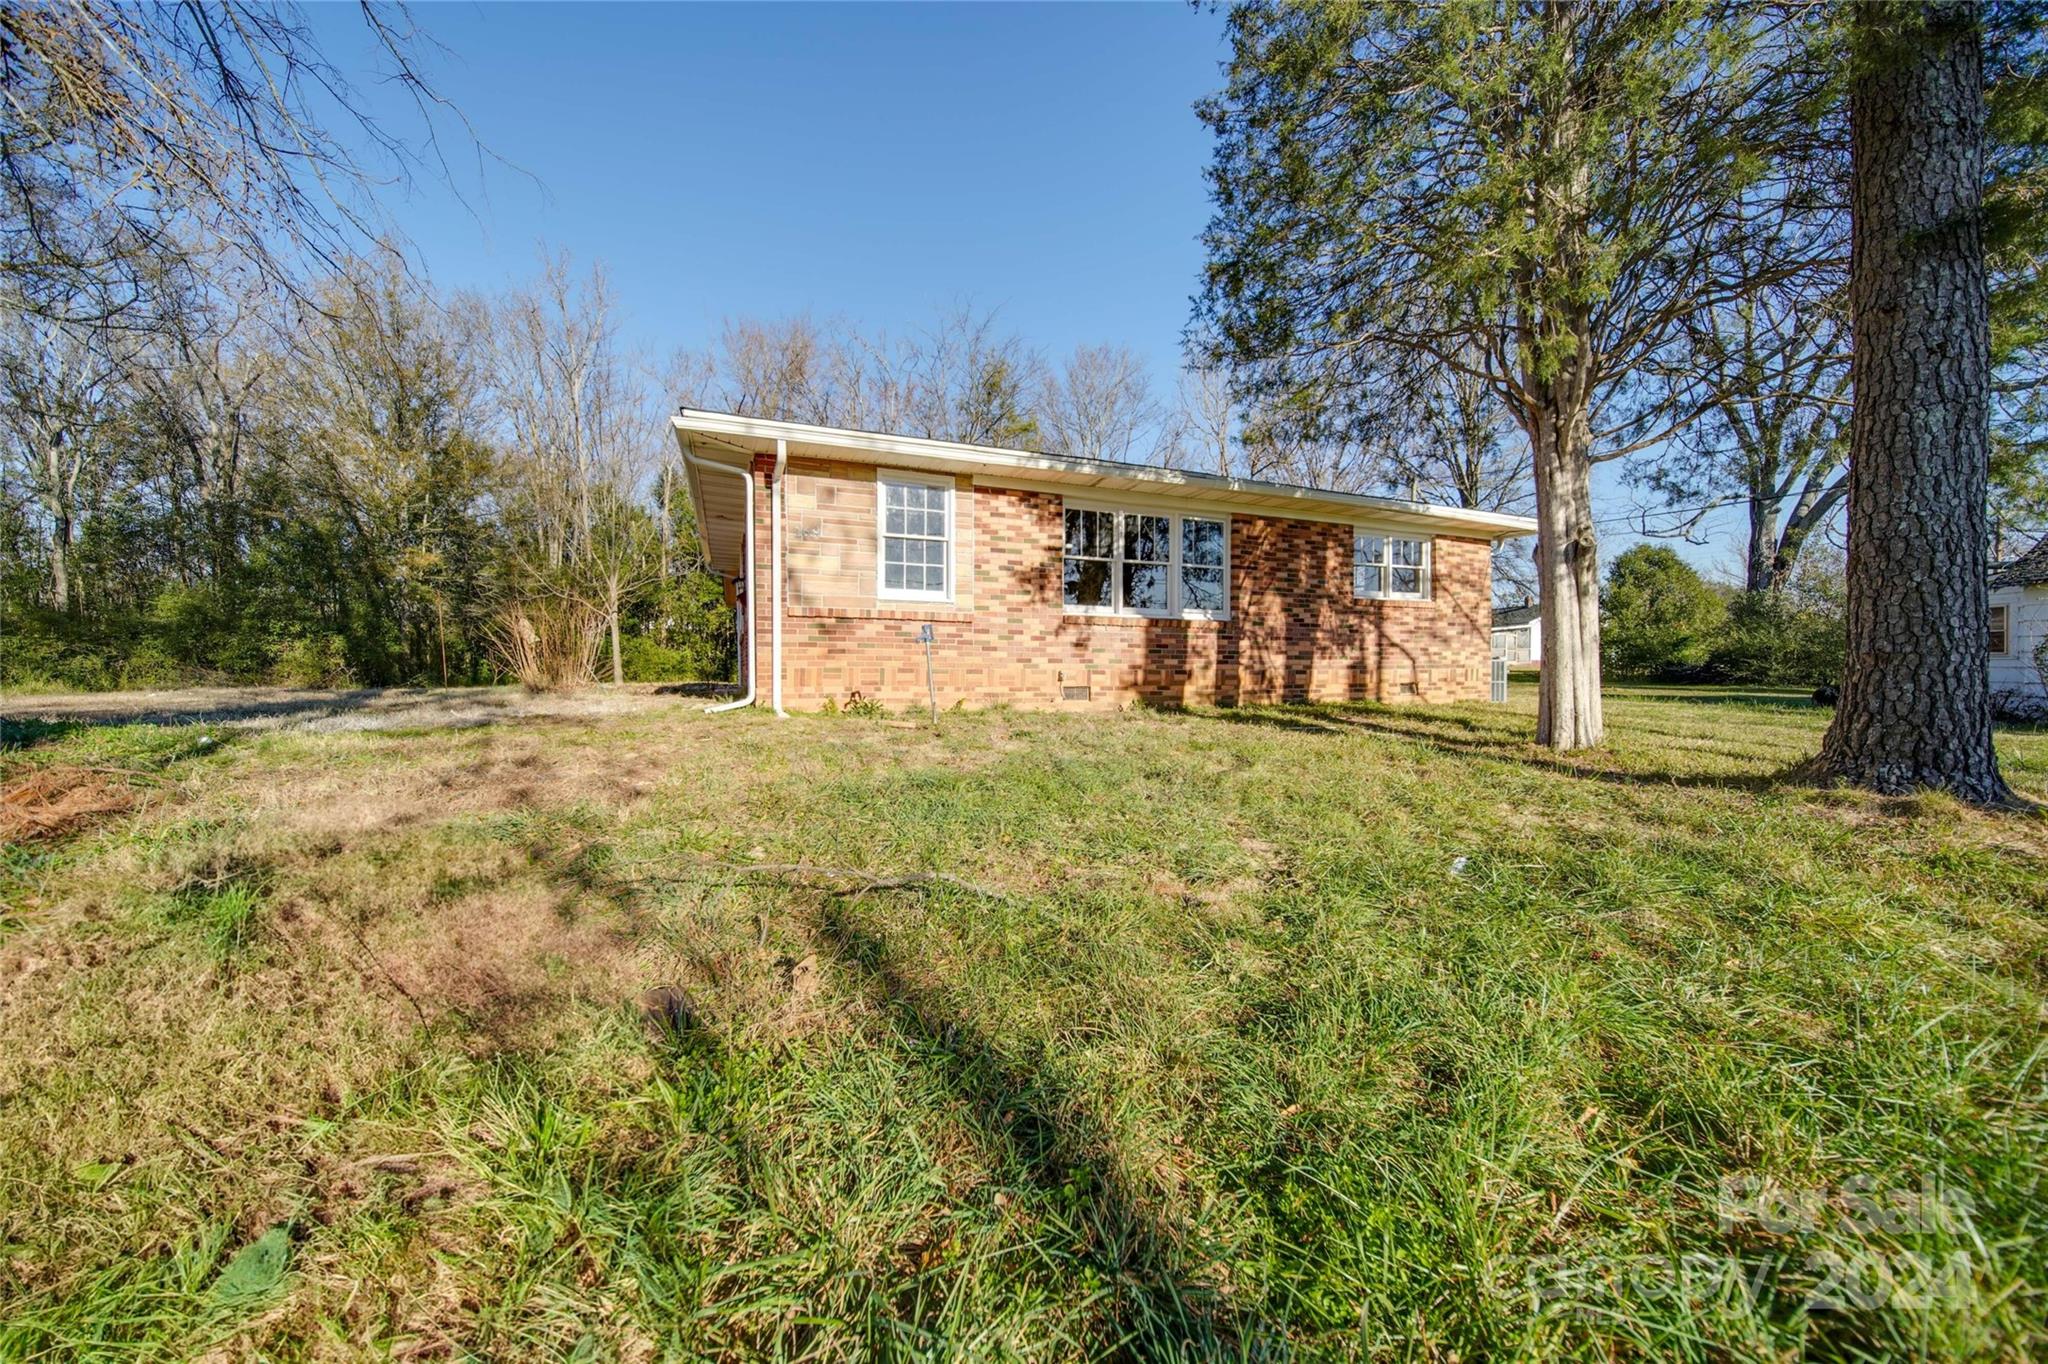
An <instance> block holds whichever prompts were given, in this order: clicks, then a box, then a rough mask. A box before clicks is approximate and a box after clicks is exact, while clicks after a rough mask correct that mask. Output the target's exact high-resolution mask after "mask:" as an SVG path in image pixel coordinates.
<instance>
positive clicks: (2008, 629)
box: [1984, 601, 2012, 658]
mask: <svg viewBox="0 0 2048 1364" xmlns="http://www.w3.org/2000/svg"><path fill="white" fill-rule="evenodd" d="M1991 611H1992V612H2000V611H2002V612H2004V613H2005V628H2004V629H2002V630H2000V631H1998V632H1997V633H1999V634H2000V635H2002V636H2004V641H2005V647H2004V648H2002V649H1991V650H1990V654H1991V656H1992V657H1993V658H2010V657H2011V656H2012V607H2011V605H2010V604H2009V603H2007V602H2002V601H1999V602H1993V603H1991ZM1990 614H1991V613H1990V612H1986V613H1985V619H1984V624H1985V627H1986V628H1985V631H1984V643H1985V644H1986V645H1987V646H1989V644H1990V643H1991V634H1992V630H1991V628H1990V627H1991V618H1990Z"/></svg>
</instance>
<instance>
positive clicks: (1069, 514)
mask: <svg viewBox="0 0 2048 1364" xmlns="http://www.w3.org/2000/svg"><path fill="white" fill-rule="evenodd" d="M1062 522H1063V534H1064V540H1065V544H1064V549H1063V555H1062V562H1061V571H1060V578H1061V593H1062V597H1063V599H1064V601H1065V603H1066V609H1067V610H1068V611H1069V612H1073V613H1077V614H1083V615H1128V616H1156V617H1162V618H1163V617H1184V618H1189V619H1196V620H1223V619H1226V618H1228V617H1229V615H1230V520H1229V518H1228V517H1226V516H1199V515H1195V514H1193V513H1177V512H1159V511H1144V510H1136V509H1134V510H1128V511H1126V510H1123V509H1120V508H1115V507H1089V506H1083V505H1079V504H1076V503H1071V502H1070V503H1067V504H1065V507H1064V511H1063V516H1062Z"/></svg>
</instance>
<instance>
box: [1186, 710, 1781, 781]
mask: <svg viewBox="0 0 2048 1364" xmlns="http://www.w3.org/2000/svg"><path fill="white" fill-rule="evenodd" d="M1205 718H1208V719H1213V720H1222V721H1227V722H1229V723H1232V724H1246V725H1261V726H1266V727H1270V728H1276V729H1285V730H1291V731H1293V732H1295V733H1298V734H1312V735H1319V736H1324V737H1328V736H1331V735H1341V734H1357V733H1360V732H1363V733H1368V734H1379V735H1384V736H1386V737H1388V738H1394V739H1408V740H1412V741H1414V742H1416V743H1421V744H1427V745H1429V746H1430V747H1432V748H1435V749H1438V750H1439V751H1441V752H1444V753H1447V754H1449V755H1451V756H1453V757H1460V758H1473V759H1487V760H1491V761H1494V762H1512V763H1519V764H1521V765H1523V766H1525V767H1530V768H1535V769H1538V770H1541V771H1544V772H1551V773H1555V774H1557V775H1559V776H1566V777H1583V778H1585V779H1587V780H1590V781H1597V782H1605V783H1607V784H1609V785H1613V786H1645V787H1662V788H1666V789H1669V788H1673V787H1680V788H1691V787H1699V788H1706V789H1710V790H1722V791H1753V792H1762V791H1775V790H1780V789H1783V788H1785V787H1789V786H1799V785H1810V784H1811V779H1810V777H1808V776H1807V774H1806V765H1805V763H1804V762H1801V763H1795V764H1793V765H1791V766H1788V767H1785V768H1782V769H1779V770H1777V771H1772V772H1747V773H1704V772H1680V771H1674V770H1669V769H1665V770H1656V769H1647V770H1632V769H1628V768H1622V767H1615V766H1612V765H1607V766H1598V765H1594V764H1595V762H1596V761H1597V755H1588V754H1574V755H1550V754H1547V753H1545V752H1544V751H1543V750H1541V749H1538V748H1537V747H1536V745H1535V743H1534V742H1533V741H1532V739H1531V738H1530V737H1529V736H1528V735H1526V734H1524V733H1522V732H1520V730H1519V728H1517V729H1516V730H1514V731H1509V730H1507V729H1506V728H1504V727H1494V726H1488V725H1486V724H1484V723H1483V722H1481V721H1477V720H1473V719H1471V718H1470V717H1467V716H1445V715H1439V714H1429V715H1415V716H1405V717H1404V716H1401V715H1399V714H1398V713H1393V712H1383V711H1368V710H1353V709H1338V708H1334V707H1318V708H1316V709H1313V710H1308V709H1304V710H1294V709H1290V708H1282V709H1265V708H1259V709H1242V708H1240V709H1230V710H1216V711H1209V712H1205ZM1446 727H1448V728H1452V729H1456V730H1462V731H1464V732H1462V733H1446V732H1444V731H1445V728H1446Z"/></svg>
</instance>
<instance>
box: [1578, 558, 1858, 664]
mask: <svg viewBox="0 0 2048 1364" xmlns="http://www.w3.org/2000/svg"><path fill="white" fill-rule="evenodd" d="M1842 594H1843V583H1842V560H1841V556H1840V555H1839V554H1836V553H1833V552H1827V551H1823V550H1819V549H1813V548H1809V549H1808V550H1807V551H1806V553H1805V554H1804V555H1803V556H1802V557H1801V558H1800V559H1799V560H1798V561H1797V563H1795V564H1794V565H1793V566H1792V567H1790V568H1789V569H1787V570H1786V571H1785V572H1784V573H1783V575H1782V576H1781V577H1780V579H1779V581H1778V583H1777V585H1776V586H1774V587H1769V588H1764V589H1761V590H1757V591H1728V590H1726V589H1722V588H1717V587H1715V586H1713V585H1712V584H1709V583H1708V582H1707V581H1706V580H1705V579H1703V578H1701V577H1700V574H1699V571H1698V570H1697V569H1695V568H1694V567H1693V566H1692V565H1690V564H1688V563H1686V562H1685V560H1684V559H1682V558H1680V557H1679V556H1678V555H1677V554H1676V553H1675V552H1674V551H1672V550H1671V549H1668V548H1666V547H1664V546H1661V545H1638V546H1636V547H1635V548H1633V549H1630V550H1627V551H1625V552H1624V553H1622V554H1621V555H1620V556H1618V557H1617V558H1616V559H1615V560H1614V562H1613V564H1612V565H1610V566H1609V568H1608V573H1607V583H1606V586H1605V590H1604V591H1602V593H1601V596H1600V614H1601V621H1600V650H1601V662H1602V666H1604V667H1605V668H1606V669H1608V670H1609V671H1610V672H1612V673H1613V674H1614V675H1615V676H1617V677H1635V678H1655V679H1661V680H1664V681H1689V682H1703V681H1704V682H1748V683H1757V684H1761V685H1765V686H1799V687H1813V686H1822V685H1827V686H1832V685H1834V684H1835V683H1837V682H1839V681H1840V680H1841V677H1842V664H1843V653H1844V650H1845V632H1846V627H1845V622H1844V620H1843V602H1842Z"/></svg>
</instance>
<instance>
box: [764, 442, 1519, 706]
mask: <svg viewBox="0 0 2048 1364" xmlns="http://www.w3.org/2000/svg"><path fill="white" fill-rule="evenodd" d="M773 471H774V464H773V461H772V460H765V459H764V460H761V461H759V462H758V463H757V464H756V466H755V472H756V475H757V476H758V477H759V478H760V480H761V484H762V486H763V488H764V496H763V497H762V498H761V499H760V507H759V508H758V515H759V523H758V525H757V527H756V541H757V549H758V556H759V562H758V564H757V573H756V577H755V582H756V583H758V584H759V587H760V590H759V592H758V593H756V594H755V623H756V627H757V628H758V630H759V632H760V634H759V643H760V655H759V656H760V664H761V669H762V678H761V685H760V695H761V698H762V699H763V701H765V700H766V699H767V697H768V692H769V683H768V669H769V667H770V666H771V655H770V651H769V617H768V593H769V585H770V574H769V550H768V547H769V523H768V511H767V497H766V495H765V489H766V488H767V486H768V484H769V481H770V478H771V476H772V474H773ZM787 476H788V486H787V489H786V501H785V504H784V513H785V521H784V527H783V530H784V538H785V571H786V573H787V578H786V581H785V584H784V607H783V617H782V647H783V666H782V694H783V703H784V704H785V705H786V706H790V707H795V708H798V709H812V708H815V707H817V706H820V705H822V704H823V703H824V702H825V701H826V700H827V699H833V700H837V701H839V702H841V703H843V702H845V701H846V700H847V699H848V698H849V697H850V696H851V695H853V694H854V693H859V694H860V695H862V696H867V697H875V698H878V699H880V700H881V701H882V702H883V703H884V704H886V705H889V706H892V707H898V706H911V705H922V704H924V703H925V699H926V692H925V664H924V649H923V646H922V645H920V644H919V643H918V642H917V635H918V631H919V628H920V627H921V626H922V625H924V624H926V623H930V624H931V625H932V627H933V629H934V632H935V633H936V635H937V637H938V639H937V643H936V644H935V645H934V647H933V663H934V671H935V674H936V679H937V684H938V693H939V704H940V705H941V706H951V705H953V704H954V703H956V702H960V701H965V702H966V703H968V704H969V705H1017V706H1059V705H1081V704H1090V705H1097V706H1100V705H1117V704H1122V703H1125V702H1129V701H1132V700H1143V701H1146V702H1149V703H1152V704H1161V705H1178V704H1189V705H1234V704H1237V703H1240V702H1247V703H1258V702H1280V701H1341V700H1377V701H1400V700H1425V701H1463V700H1482V699H1484V698H1485V696H1486V694H1487V675H1488V674H1487V669H1488V659H1489V656H1490V643H1489V639H1490V636H1489V631H1490V629H1491V623H1492V613H1491V610H1490V606H1491V595H1492V585H1491V573H1492V559H1491V547H1490V546H1489V544H1488V543H1487V542H1486V541H1485V540H1473V539H1463V538H1453V537H1450V536H1446V535H1438V536H1436V537H1435V538H1434V547H1433V549H1432V555H1433V561H1432V570H1431V599H1430V600H1428V601H1359V600H1356V599H1355V598H1354V597H1353V596H1352V595H1351V533H1352V532H1351V527H1350V526H1349V525H1348V524H1341V523H1333V522H1322V521H1299V520H1292V519H1286V518H1278V517H1266V516H1246V515H1234V516H1232V517H1231V529H1230V535H1231V547H1230V607H1231V616H1230V619H1229V620H1224V621H1208V620H1201V621H1191V620H1153V619H1147V618H1143V617H1127V616H1091V615H1069V614H1067V613H1066V611H1065V609H1064V606H1063V603H1062V601H1061V590H1060V571H1061V570H1060V565H1061V540H1062V532H1061V498H1060V496H1059V495H1058V494H1055V493H1043V492H1032V491H1026V490H1024V489H1018V488H1001V487H990V486H987V485H976V484H973V483H971V482H969V481H968V480H967V479H964V478H962V479H960V480H958V481H957V482H956V485H955V495H954V506H955V517H956V523H957V525H956V531H955V546H954V564H955V569H956V575H957V578H958V582H957V583H956V585H955V593H954V596H955V601H954V602H953V603H951V604H947V605H944V606H926V605H922V604H916V603H905V602H885V601H877V600H876V599H875V595H874V575H875V569H874V554H875V482H874V470H873V469H872V468H871V467H868V466H863V465H857V464H844V465H841V464H823V463H813V462H807V461H798V460H792V461H790V464H789V467H788V471H787ZM1070 689H1072V690H1070ZM1080 689H1085V692H1086V698H1085V702H1084V701H1082V700H1080V699H1066V698H1078V693H1079V691H1080Z"/></svg>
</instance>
